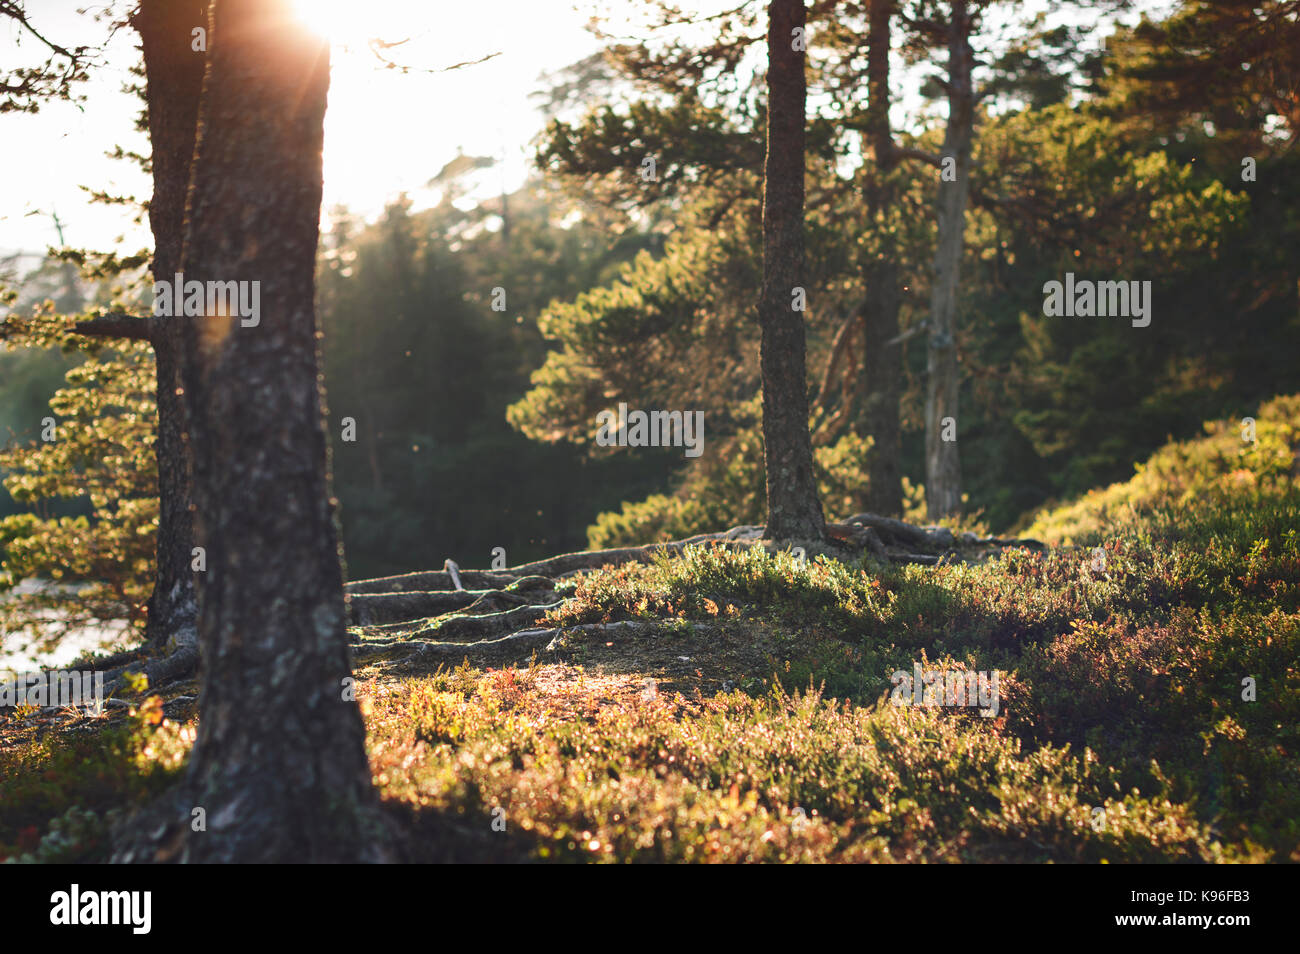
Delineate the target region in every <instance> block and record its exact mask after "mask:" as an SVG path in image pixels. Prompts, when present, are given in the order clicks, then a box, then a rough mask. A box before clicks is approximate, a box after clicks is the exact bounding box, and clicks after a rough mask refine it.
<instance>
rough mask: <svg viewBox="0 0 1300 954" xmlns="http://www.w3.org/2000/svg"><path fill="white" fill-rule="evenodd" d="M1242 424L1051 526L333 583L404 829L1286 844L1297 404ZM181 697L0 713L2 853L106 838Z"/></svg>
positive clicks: (1076, 852)
mask: <svg viewBox="0 0 1300 954" xmlns="http://www.w3.org/2000/svg"><path fill="white" fill-rule="evenodd" d="M1256 419H1257V421H1258V438H1257V440H1256V442H1255V443H1252V444H1243V443H1242V442H1241V440H1240V437H1239V436H1238V434H1237V433H1236V430H1235V428H1234V426H1233V425H1232V423H1231V422H1222V423H1220V424H1217V425H1213V426H1210V427H1208V429H1207V435H1206V436H1205V437H1204V438H1201V439H1199V440H1195V441H1187V442H1182V443H1175V444H1171V445H1169V446H1167V447H1165V448H1164V449H1162V450H1161V451H1159V452H1158V453H1157V454H1156V455H1155V456H1154V457H1153V458H1152V459H1151V460H1150V461H1149V462H1147V464H1146V465H1144V466H1143V467H1140V468H1139V469H1138V473H1137V475H1136V476H1135V477H1134V478H1133V479H1132V480H1131V481H1128V482H1126V483H1124V484H1118V485H1114V486H1113V487H1109V488H1105V489H1103V490H1098V491H1095V492H1094V493H1092V494H1090V495H1088V496H1087V497H1085V498H1083V499H1082V500H1080V501H1077V502H1075V503H1073V504H1071V505H1069V506H1066V507H1062V508H1058V509H1055V510H1051V511H1049V512H1046V513H1044V514H1043V515H1042V516H1041V517H1040V518H1039V520H1038V521H1037V522H1036V523H1035V524H1034V525H1033V526H1031V527H1030V528H1029V529H1028V530H1027V533H1028V534H1030V535H1032V536H1033V537H1035V538H1038V539H1041V540H1044V541H1046V542H1047V543H1048V544H1050V546H1048V547H1046V548H1044V547H1040V546H1036V545H1032V544H1026V545H1017V544H1016V543H1015V542H1007V541H987V540H984V541H980V540H975V539H974V538H969V537H968V538H965V539H964V540H963V538H962V537H961V536H960V534H959V535H958V536H957V537H956V538H948V537H947V536H945V535H944V534H943V533H938V534H936V535H932V536H930V537H928V538H922V537H915V538H913V539H911V540H907V539H903V537H905V536H906V535H907V534H908V533H911V532H912V531H907V530H900V529H899V528H897V527H894V528H892V529H891V528H890V526H888V525H883V526H881V527H878V528H876V529H877V533H876V535H875V536H876V539H874V540H872V541H870V543H869V545H863V538H862V537H861V536H858V537H856V538H855V545H856V546H857V548H858V553H857V555H855V556H854V557H852V558H849V557H847V556H845V555H844V554H842V553H841V554H838V555H837V554H835V553H833V552H832V553H828V554H826V555H817V556H814V557H811V558H799V557H797V556H795V555H792V554H791V553H790V552H788V551H777V552H772V551H771V549H770V548H764V547H762V546H756V545H755V544H754V541H753V539H752V534H751V533H746V532H742V533H740V534H733V535H731V537H730V538H724V539H714V540H706V541H699V542H697V543H695V544H692V545H691V546H689V547H681V548H675V549H670V550H665V551H664V552H660V553H657V554H650V553H645V554H641V555H639V559H638V560H637V561H636V562H621V563H615V564H613V565H605V566H595V567H594V568H593V567H575V566H574V561H575V560H576V561H577V562H578V563H584V562H585V563H593V562H594V563H597V564H598V563H600V562H601V561H600V560H596V561H592V559H591V558H590V555H570V557H567V558H561V560H560V562H558V563H556V562H547V561H543V562H542V563H539V564H533V565H529V566H527V567H522V568H515V570H513V571H508V572H496V573H494V572H492V571H483V572H474V571H459V568H456V567H454V565H453V566H451V567H448V568H444V569H443V570H440V571H431V572H428V573H423V574H413V575H407V576H405V577H400V578H390V579H389V580H387V581H365V582H362V583H359V584H354V585H353V586H352V587H351V589H352V603H351V612H352V614H353V619H354V625H353V626H352V627H351V628H350V634H351V638H352V642H353V652H354V657H355V666H356V669H355V674H356V676H357V679H358V684H357V697H358V699H359V701H360V703H361V708H362V714H363V717H364V718H365V721H366V725H367V730H368V747H369V752H370V759H371V766H372V770H373V774H374V779H375V784H376V786H377V787H378V788H379V790H380V792H381V795H382V797H383V800H384V805H385V806H386V808H387V810H388V811H389V812H390V813H391V816H392V817H393V819H394V821H395V822H396V823H397V824H399V825H401V826H403V827H404V828H405V829H406V830H407V831H408V832H409V833H410V837H409V838H408V839H406V841H405V843H406V846H407V847H406V851H407V852H408V857H409V858H410V859H411V860H615V861H627V860H646V861H651V860H671V861H678V860H682V861H884V862H909V861H967V862H974V861H1032V862H1047V861H1054V862H1099V861H1109V862H1133V861H1157V862H1159V861H1211V862H1213V861H1247V862H1264V861H1300V398H1297V397H1291V398H1284V399H1278V400H1276V401H1274V402H1272V403H1271V404H1268V405H1265V406H1264V407H1262V408H1261V409H1260V410H1259V412H1258V413H1257V415H1256ZM862 530H863V525H862V522H861V521H859V522H858V524H856V525H853V522H852V521H846V523H845V525H843V526H842V528H841V531H840V532H841V535H843V534H845V533H850V534H852V533H860V532H861V531H862ZM912 530H913V531H914V530H916V528H912ZM930 533H932V534H935V532H934V531H930ZM900 534H901V535H902V536H900ZM927 544H929V545H930V546H929V547H928V549H929V551H930V552H928V553H927V552H922V551H924V550H926V549H927V546H926V545H927ZM566 561H567V562H566ZM917 668H919V669H921V670H923V671H934V670H938V671H943V672H947V673H956V672H960V673H975V674H980V679H982V680H983V681H982V682H981V681H980V680H973V681H972V685H974V684H975V683H976V682H979V683H980V685H981V687H982V688H988V686H987V683H988V679H989V677H991V676H993V675H996V677H997V679H998V682H997V684H996V687H995V698H996V704H995V705H993V706H990V705H988V703H989V701H990V700H989V699H987V698H983V697H982V698H981V699H980V700H978V701H979V703H980V704H979V705H974V704H966V705H961V704H956V703H959V702H961V701H962V700H960V699H958V700H952V699H945V698H944V697H943V696H942V695H941V696H940V697H939V698H938V699H932V700H928V701H930V702H933V703H935V704H925V703H926V701H927V700H925V698H924V697H923V696H922V695H921V694H920V692H919V691H918V695H917V696H913V695H912V693H911V692H910V690H908V691H899V689H898V688H897V687H898V685H899V683H900V680H899V678H898V677H899V675H900V674H903V675H909V674H911V673H913V672H914V671H915V670H916V669H917ZM909 679H910V675H909ZM142 689H143V687H142ZM196 696H197V683H196V682H195V681H194V680H186V681H181V682H177V683H174V684H172V685H168V686H163V687H154V688H153V689H151V690H148V691H142V692H140V693H138V694H136V695H134V696H132V697H130V698H128V699H127V700H124V701H122V702H118V701H116V700H114V701H113V702H112V704H111V705H110V706H109V708H107V710H106V711H105V712H104V713H101V714H99V715H97V716H87V715H86V714H85V713H78V712H73V711H68V710H65V711H62V712H45V711H39V710H35V711H34V710H31V709H28V710H19V711H11V712H10V713H9V714H8V715H7V716H0V720H3V721H0V786H3V788H4V791H5V799H4V804H3V806H0V856H3V855H5V854H10V855H13V856H17V857H21V858H24V859H28V860H97V859H99V858H102V857H103V855H104V852H105V851H106V847H107V846H106V843H105V842H106V835H105V833H106V831H107V830H108V828H107V824H108V820H109V819H110V818H111V817H112V813H113V812H114V811H120V810H124V809H126V808H129V807H130V806H131V805H134V804H139V803H141V802H142V801H143V800H145V799H147V798H149V797H150V796H151V795H153V794H155V793H157V792H159V791H161V790H162V789H163V788H164V787H165V786H167V785H168V784H170V783H171V782H172V781H173V780H174V779H175V778H176V776H177V773H178V772H180V771H182V769H183V767H184V764H185V759H186V757H187V755H188V751H189V747H190V745H191V744H192V741H193V738H194V732H195V721H194V720H195V717H196V698H195V697H196ZM966 701H967V702H968V703H973V702H975V700H973V699H972V700H966ZM950 703H952V704H950ZM991 710H996V711H995V712H994V711H991Z"/></svg>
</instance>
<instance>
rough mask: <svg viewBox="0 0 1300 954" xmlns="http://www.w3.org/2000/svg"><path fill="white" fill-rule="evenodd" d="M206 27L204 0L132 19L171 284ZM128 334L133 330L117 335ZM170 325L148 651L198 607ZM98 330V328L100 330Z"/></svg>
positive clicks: (180, 644) (176, 354)
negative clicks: (199, 33) (201, 32)
mask: <svg viewBox="0 0 1300 954" xmlns="http://www.w3.org/2000/svg"><path fill="white" fill-rule="evenodd" d="M206 23H207V3H206V2H204V0H170V2H168V0H142V2H141V4H140V6H139V8H138V9H137V10H136V12H135V13H134V14H133V15H132V17H131V24H132V26H134V27H135V29H136V31H137V32H138V33H139V34H140V45H141V50H142V52H143V54H144V67H145V83H146V102H147V104H148V114H149V140H150V143H151V145H152V147H153V157H152V163H153V198H152V199H151V200H150V202H149V225H150V228H151V229H152V230H153V238H154V258H153V265H152V271H153V275H154V279H155V280H166V281H171V280H172V276H173V275H174V274H175V272H176V271H177V270H178V269H179V268H180V263H181V246H182V244H183V243H184V239H185V194H186V191H187V190H188V188H189V182H190V162H191V160H192V158H193V156H194V139H195V133H196V130H197V126H198V117H199V99H200V97H201V96H202V92H203V71H204V63H205V55H204V54H203V53H201V52H196V51H194V50H193V49H191V37H190V31H191V30H193V29H194V27H196V26H199V25H202V24H206ZM121 330H123V331H126V332H128V333H130V332H131V330H132V329H130V328H129V327H128V328H123V329H121ZM178 332H179V329H178V328H177V327H176V324H175V323H174V322H167V321H163V322H156V321H150V322H149V331H148V339H149V342H150V344H152V345H153V351H154V363H155V373H156V379H157V385H158V395H157V403H158V430H157V438H156V440H155V442H154V449H155V451H156V454H157V459H158V546H157V556H156V559H157V567H156V577H155V580H154V590H153V593H152V595H151V596H150V597H149V615H148V623H147V628H146V631H145V638H146V641H147V642H148V643H149V644H150V645H151V646H152V647H154V648H156V649H163V648H169V649H172V650H184V651H185V655H186V656H187V657H192V655H193V650H194V647H195V646H196V644H197V640H198V632H197V629H196V626H195V619H196V613H197V609H198V608H197V604H196V602H195V592H194V572H193V570H191V569H190V560H191V549H192V548H193V546H194V535H193V527H192V520H191V513H190V502H191V497H190V484H189V473H188V468H187V466H186V458H185V444H184V440H183V435H184V433H185V429H186V428H185V408H184V404H183V402H182V401H181V397H180V395H179V394H178V393H177V387H178V386H179V377H178V370H179V362H180V349H181V342H180V338H179V334H178ZM101 333H102V332H101Z"/></svg>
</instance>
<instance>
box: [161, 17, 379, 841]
mask: <svg viewBox="0 0 1300 954" xmlns="http://www.w3.org/2000/svg"><path fill="white" fill-rule="evenodd" d="M328 85H329V50H328V46H327V44H326V43H325V42H324V41H322V40H321V39H320V38H318V37H316V36H314V35H312V34H310V33H308V32H307V31H306V30H304V29H303V27H302V25H301V23H299V22H298V21H296V20H295V19H294V18H293V17H292V16H291V15H290V12H289V5H288V3H287V2H286V0H217V2H216V4H215V5H214V7H213V15H212V27H211V29H210V30H209V66H208V75H207V78H206V81H205V84H204V97H203V107H202V120H201V123H200V133H199V135H200V141H199V145H198V149H197V151H196V158H195V165H194V172H193V183H192V186H191V191H190V199H189V206H190V217H189V223H188V231H187V233H186V244H185V252H184V256H183V263H184V272H185V276H186V279H187V280H191V279H193V280H198V281H203V282H206V281H231V280H233V281H249V282H254V281H255V282H259V283H260V296H261V315H260V324H257V325H256V326H244V325H243V324H242V322H241V320H240V317H239V316H232V315H226V316H223V315H206V316H204V317H200V318H186V319H173V320H175V321H177V322H178V323H179V325H180V328H181V336H182V338H183V341H184V361H183V365H182V380H183V386H184V398H185V403H186V407H187V410H188V412H189V445H190V447H191V451H192V462H193V487H194V499H195V504H196V506H197V511H196V516H195V533H196V537H197V539H198V542H199V543H200V544H201V545H202V546H204V547H206V548H207V572H206V573H202V574H199V575H198V576H199V580H198V584H199V607H200V609H199V639H200V649H201V655H202V659H203V667H202V681H201V694H200V712H201V718H200V721H199V736H198V740H197V743H196V745H195V749H194V752H193V754H192V755H191V759H190V766H189V783H190V788H191V790H192V791H193V792H194V793H195V797H196V799H197V801H196V805H197V806H202V807H203V808H204V809H205V810H206V818H207V830H206V831H200V832H193V833H189V834H188V835H187V839H188V840H187V843H186V858H187V860H199V861H221V862H231V861H240V862H247V861H258V862H265V861H359V860H361V861H367V860H385V859H387V858H389V857H391V855H390V853H389V851H388V849H387V847H386V846H387V845H388V844H389V842H388V841H387V839H386V838H385V837H384V836H383V829H382V824H381V822H380V821H379V816H378V814H377V809H376V807H375V796H374V790H373V788H372V786H371V778H370V771H369V765H368V762H367V757H366V751H365V730H364V727H363V725H362V721H361V716H360V712H359V710H358V707H357V703H356V702H355V701H349V695H348V693H346V692H345V682H346V680H347V677H348V676H349V674H350V671H351V659H350V655H349V651H348V642H347V635H346V629H345V617H344V599H343V572H342V568H341V563H340V559H341V552H340V544H339V533H338V527H337V523H336V518H335V513H334V509H333V505H334V501H333V500H332V499H331V495H330V484H329V473H328V458H327V445H326V438H325V430H324V425H323V414H324V396H323V394H322V391H321V386H320V383H319V355H318V353H317V320H316V312H315V306H314V292H315V281H314V269H315V254H316V244H317V240H318V238H319V235H318V222H319V217H320V202H321V147H322V140H323V121H324V115H325V100H326V91H327V88H328Z"/></svg>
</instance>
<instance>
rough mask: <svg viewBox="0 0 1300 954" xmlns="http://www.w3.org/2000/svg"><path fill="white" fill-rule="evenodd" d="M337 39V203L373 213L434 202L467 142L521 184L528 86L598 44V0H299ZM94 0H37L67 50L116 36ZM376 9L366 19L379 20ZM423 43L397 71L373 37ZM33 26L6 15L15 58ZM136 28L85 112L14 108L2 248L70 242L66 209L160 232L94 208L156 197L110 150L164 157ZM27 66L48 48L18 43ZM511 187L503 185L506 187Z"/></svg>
mask: <svg viewBox="0 0 1300 954" xmlns="http://www.w3.org/2000/svg"><path fill="white" fill-rule="evenodd" d="M297 2H298V4H299V6H300V7H301V8H302V9H303V10H304V11H305V14H306V15H307V16H308V17H309V18H310V19H311V20H312V21H313V22H314V23H315V24H316V25H317V26H318V27H319V28H321V29H323V31H324V32H326V33H328V35H330V37H331V39H332V41H333V54H332V56H333V68H332V73H331V79H330V94H329V108H328V109H327V111H326V115H325V196H324V203H323V205H324V208H325V209H327V210H328V209H329V208H330V207H331V206H333V205H335V204H339V203H342V204H346V205H348V206H349V207H351V208H353V209H354V210H356V211H358V212H360V213H362V214H364V215H366V216H368V217H369V216H373V215H374V214H376V213H378V212H379V211H381V210H382V208H383V206H384V204H385V202H386V201H388V200H390V199H393V198H395V197H397V196H398V195H399V194H400V193H402V192H406V193H408V194H410V195H411V196H412V197H413V198H414V199H415V201H416V205H417V207H419V206H420V205H421V200H424V201H426V202H427V201H428V200H430V198H431V197H432V196H431V193H430V190H428V189H427V188H426V183H427V182H428V180H429V179H430V178H432V177H433V176H434V175H435V174H436V173H437V172H438V170H439V169H441V168H442V166H443V165H444V164H445V163H446V162H447V161H448V160H450V159H452V158H454V157H455V155H456V152H457V148H458V147H459V148H462V149H463V150H464V151H465V152H466V153H470V154H472V155H487V156H494V157H496V158H498V159H500V160H503V163H504V164H503V166H502V171H501V176H502V177H503V178H504V181H505V183H506V185H507V186H511V187H513V186H514V185H516V184H517V183H518V182H519V181H520V180H521V179H522V178H523V175H524V172H525V169H526V166H527V164H528V148H527V147H528V140H529V139H530V138H531V137H532V136H533V135H535V134H536V132H537V131H538V130H539V129H540V126H541V123H542V120H541V118H540V116H539V114H538V113H537V111H536V106H535V104H534V103H532V102H530V100H529V98H528V94H529V93H530V92H532V91H534V90H536V89H538V88H539V87H540V85H541V84H539V82H538V76H539V74H540V73H542V72H543V71H544V70H549V69H556V68H559V67H563V66H565V65H567V64H569V63H572V62H574V61H576V60H579V59H581V58H582V57H584V56H586V55H588V54H590V53H592V52H594V51H595V50H596V49H597V48H598V43H597V41H596V40H595V39H594V38H593V37H592V36H591V34H590V33H588V32H587V31H586V30H585V29H584V24H585V23H586V21H587V19H588V17H589V15H590V5H589V4H583V5H582V6H580V7H577V6H575V4H574V3H572V2H571V0H472V2H469V3H436V4H435V3H430V2H428V0H412V2H408V0H364V2H362V3H357V2H355V0H297ZM83 5H84V0H29V4H28V7H29V10H30V11H31V16H32V19H33V21H34V23H35V25H36V26H37V28H38V29H40V30H41V32H42V33H43V34H45V35H46V36H48V37H50V38H51V39H53V40H55V41H56V42H59V43H62V44H63V45H65V46H70V45H75V44H79V43H87V44H97V45H98V44H102V43H103V42H104V39H105V37H106V35H107V26H106V25H105V24H102V23H100V24H96V23H95V22H94V21H93V20H92V19H91V17H90V16H82V15H79V14H78V13H77V7H78V6H83ZM363 18H364V19H363ZM376 31H377V33H378V35H379V36H381V37H382V38H383V39H386V40H401V39H403V38H405V37H409V38H410V39H409V42H407V43H405V44H404V45H402V46H400V47H397V48H395V49H393V50H391V51H389V52H388V54H387V55H388V56H389V57H390V58H392V59H394V60H395V61H397V62H399V63H401V64H402V65H405V66H409V67H410V68H411V69H410V72H409V73H407V74H405V75H402V74H401V73H400V72H399V71H397V70H389V69H384V68H383V65H382V64H381V63H380V61H379V60H377V59H376V58H375V56H374V55H373V54H372V53H371V52H370V50H369V49H367V46H366V42H365V38H366V37H367V36H368V35H374V34H375V33H376ZM17 36H18V31H17V30H16V29H15V28H14V26H13V25H12V24H11V23H9V22H8V21H7V19H3V18H0V60H3V61H4V62H6V63H9V62H12V61H13V53H14V50H15V47H14V42H15V38H16V37H17ZM136 44H137V40H136V37H135V34H134V32H133V31H131V30H129V29H127V30H122V31H120V32H119V33H118V35H117V36H116V37H115V38H114V39H113V41H112V42H111V43H109V45H108V47H107V48H106V51H105V55H104V58H103V63H102V65H101V66H100V67H99V68H97V69H96V70H95V71H94V72H93V74H92V79H91V81H90V82H89V83H87V84H85V87H84V91H85V92H86V94H87V101H86V103H85V104H84V108H83V110H80V111H79V110H78V109H77V108H76V107H75V106H72V105H70V104H67V103H53V104H50V105H47V106H45V107H43V108H42V110H41V112H40V113H37V114H36V115H32V116H29V115H24V114H17V113H8V114H5V115H4V116H0V149H3V153H2V154H3V156H4V159H3V163H4V167H3V180H0V181H3V182H4V183H5V188H4V189H3V190H2V191H0V254H7V253H10V252H13V251H16V250H19V249H22V250H27V251H43V250H44V248H45V246H46V245H54V244H57V236H56V233H55V230H54V224H53V221H52V219H51V217H50V213H51V212H52V211H55V212H57V213H58V216H59V218H60V220H61V221H62V223H63V227H64V235H65V237H66V239H67V242H68V244H70V245H73V246H85V247H89V248H96V249H105V250H107V249H109V248H112V247H114V246H115V245H116V244H117V239H118V237H119V236H122V237H124V238H125V240H126V241H125V243H124V247H125V248H127V249H134V248H140V247H147V246H148V245H149V244H150V238H149V233H148V229H147V223H146V225H141V226H133V225H131V223H130V221H129V216H127V215H125V214H124V212H123V209H122V208H121V207H113V206H102V205H101V206H94V205H89V204H88V203H87V201H86V198H87V196H86V193H85V192H84V191H83V190H82V189H81V188H79V187H80V186H83V185H84V186H88V187H92V188H96V189H103V190H105V191H108V192H110V193H134V194H136V195H139V196H143V197H147V196H148V195H149V193H150V191H151V189H150V184H149V182H148V179H147V177H146V176H145V175H144V174H143V173H141V172H140V171H139V169H138V168H137V167H135V166H134V165H133V164H131V163H129V162H125V161H115V160H111V159H108V158H107V157H105V156H104V153H105V152H107V151H109V150H111V149H112V148H113V147H114V146H115V145H117V144H119V143H120V144H121V145H122V146H123V147H124V148H126V149H128V150H134V151H139V152H143V153H146V154H147V153H148V143H147V137H146V136H145V135H144V134H142V133H137V132H136V131H135V130H134V128H133V125H134V119H135V116H136V114H137V113H138V111H139V103H138V101H137V100H136V99H135V98H134V97H132V96H130V95H128V94H126V93H123V92H122V91H121V87H122V85H123V84H124V83H126V82H129V81H130V80H131V76H130V75H129V72H128V71H129V69H130V68H131V66H132V65H134V64H135V63H136V62H137V61H138V58H139V56H138V52H137V50H136ZM18 50H19V51H26V52H24V53H22V55H21V60H22V62H28V61H30V60H31V59H32V58H33V57H34V56H35V55H36V52H37V45H36V44H35V43H34V42H32V40H31V38H30V37H27V38H24V39H23V40H22V45H21V46H20V47H18ZM498 52H499V53H500V54H501V55H500V56H497V57H495V58H494V59H491V60H489V61H487V62H485V63H481V64H478V65H475V66H468V67H464V68H462V69H459V70H453V71H451V72H442V73H437V72H421V71H427V70H438V69H440V68H443V67H446V66H451V65H453V64H455V63H461V62H465V61H467V60H477V59H479V58H481V57H484V56H487V55H489V54H492V53H498ZM497 185H499V181H498V183H497Z"/></svg>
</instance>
